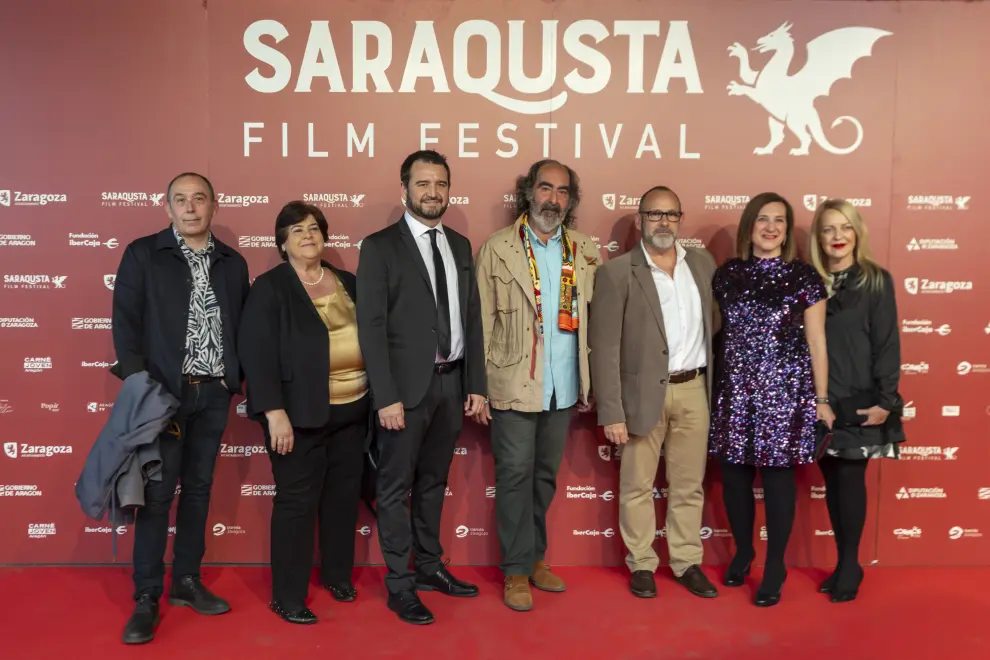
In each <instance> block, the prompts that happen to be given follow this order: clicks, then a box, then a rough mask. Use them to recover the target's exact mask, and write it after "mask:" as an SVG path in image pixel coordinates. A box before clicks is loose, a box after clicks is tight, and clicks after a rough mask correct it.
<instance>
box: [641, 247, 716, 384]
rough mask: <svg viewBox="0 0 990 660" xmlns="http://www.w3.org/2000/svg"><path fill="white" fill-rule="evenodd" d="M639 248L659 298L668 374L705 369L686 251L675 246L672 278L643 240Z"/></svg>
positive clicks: (698, 304) (694, 288) (697, 307)
mask: <svg viewBox="0 0 990 660" xmlns="http://www.w3.org/2000/svg"><path fill="white" fill-rule="evenodd" d="M640 249H642V250H643V254H645V255H646V263H648V264H649V265H650V272H651V273H652V274H653V283H654V284H656V287H657V295H658V296H660V309H661V311H662V312H663V327H664V331H665V332H666V333H667V351H668V358H669V360H668V367H667V371H668V372H670V373H672V374H673V373H677V372H679V371H688V370H691V369H700V368H701V367H705V366H708V365H707V363H708V359H707V352H706V350H705V325H704V320H703V318H702V316H701V314H702V312H701V294H700V293H699V292H698V285H697V284H696V283H695V281H694V275H693V274H692V273H691V267H690V266H688V265H687V263H686V262H685V261H684V256H685V255H686V254H687V252H686V251H685V250H684V248H683V247H681V245H680V243H675V244H674V249H675V251H676V253H677V261H676V263H675V264H674V277H673V278H671V277H670V275H668V274H667V272H666V271H665V270H663V269H662V268H660V267H659V266H657V265H656V264H655V263H653V259H652V258H651V257H650V253H649V252H647V250H646V246H645V245H643V242H642V241H640Z"/></svg>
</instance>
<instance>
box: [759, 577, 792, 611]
mask: <svg viewBox="0 0 990 660" xmlns="http://www.w3.org/2000/svg"><path fill="white" fill-rule="evenodd" d="M786 581H787V569H784V577H783V578H782V579H781V580H780V584H778V585H775V586H776V589H774V586H773V585H771V586H770V587H767V585H766V582H767V576H766V573H765V572H764V574H763V582H762V583H761V584H760V588H759V589H757V590H756V597H755V598H754V599H753V604H754V605H756V606H757V607H773V606H774V605H776V604H777V603H779V602H780V594H781V592H782V591H783V590H784V582H786Z"/></svg>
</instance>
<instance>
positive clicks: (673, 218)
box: [639, 210, 684, 224]
mask: <svg viewBox="0 0 990 660" xmlns="http://www.w3.org/2000/svg"><path fill="white" fill-rule="evenodd" d="M639 214H640V215H641V216H643V217H644V218H646V219H647V220H649V221H650V222H660V221H661V220H666V221H667V222H668V223H671V224H675V223H678V222H680V221H681V217H682V216H683V215H684V214H683V213H682V212H681V211H657V210H653V211H640V212H639Z"/></svg>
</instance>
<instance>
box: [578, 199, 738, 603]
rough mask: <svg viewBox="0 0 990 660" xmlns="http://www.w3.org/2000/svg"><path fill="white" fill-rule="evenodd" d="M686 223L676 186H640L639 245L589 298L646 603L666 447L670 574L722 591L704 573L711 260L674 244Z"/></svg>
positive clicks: (599, 388) (601, 278) (701, 589)
mask: <svg viewBox="0 0 990 660" xmlns="http://www.w3.org/2000/svg"><path fill="white" fill-rule="evenodd" d="M683 220H684V213H683V212H682V211H681V203H680V200H679V199H678V197H677V195H675V194H674V192H673V191H671V190H670V189H669V188H665V187H662V186H658V187H655V188H652V189H650V190H649V191H647V192H646V194H645V195H643V197H642V198H641V201H640V204H639V212H638V216H637V218H636V228H637V229H639V230H640V232H641V234H642V240H641V241H640V242H639V244H638V245H637V246H636V247H635V248H633V249H632V250H631V251H630V252H628V253H626V254H624V255H622V256H621V257H618V258H616V259H613V260H611V261H609V262H608V263H606V264H605V265H603V266H602V267H601V268H600V269H599V271H598V275H597V277H596V282H595V296H594V298H593V299H592V303H591V315H590V326H589V344H590V348H591V379H592V382H593V383H594V384H595V392H596V402H597V406H598V424H599V425H600V426H604V427H605V437H607V438H608V439H609V441H611V442H613V443H615V444H616V445H618V446H619V449H621V452H622V454H621V461H620V484H619V528H620V531H621V533H622V540H623V541H624V542H625V544H626V548H627V550H628V551H629V554H628V555H627V557H626V565H627V566H628V567H629V570H630V572H631V573H632V576H631V580H630V590H631V591H632V592H633V594H635V595H636V596H640V597H643V598H652V597H654V596H656V593H657V589H656V582H655V581H654V579H653V574H654V572H655V571H656V569H657V567H658V566H659V564H660V560H659V558H658V557H657V553H656V552H655V551H654V549H653V541H654V539H655V530H656V511H655V509H654V504H653V484H654V481H655V479H656V473H657V466H658V463H659V460H660V453H661V451H663V453H664V456H665V462H666V466H667V484H668V487H669V490H668V493H669V494H668V500H667V524H666V527H667V546H668V548H669V550H670V567H671V570H672V571H673V573H674V578H675V579H676V580H677V581H678V582H680V583H681V584H682V585H684V586H685V587H687V589H688V590H689V591H690V592H691V593H693V594H695V595H696V596H701V597H703V598H713V597H715V596H717V595H718V591H717V590H716V589H715V586H714V585H713V584H712V583H711V581H709V580H708V578H707V577H705V574H704V573H703V572H702V571H701V559H702V552H703V550H702V545H701V510H702V505H703V503H704V490H703V488H702V482H703V480H704V476H705V465H706V462H707V454H708V414H709V401H710V396H711V395H710V392H711V386H712V369H711V365H712V335H713V334H714V330H715V328H713V325H714V324H715V323H716V322H717V321H716V320H715V316H716V314H717V312H715V311H714V310H713V300H712V286H711V281H712V276H713V275H714V273H715V260H714V259H713V258H712V256H711V254H709V253H708V251H707V250H704V249H702V248H693V247H688V248H685V247H683V246H681V245H680V244H678V243H677V240H676V239H677V235H678V233H679V231H680V228H681V226H682V224H683Z"/></svg>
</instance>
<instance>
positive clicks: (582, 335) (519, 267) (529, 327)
mask: <svg viewBox="0 0 990 660" xmlns="http://www.w3.org/2000/svg"><path fill="white" fill-rule="evenodd" d="M579 199H580V193H579V189H578V178H577V175H576V174H575V173H574V171H573V170H571V169H570V168H569V167H566V166H565V165H561V164H560V163H558V162H556V161H552V160H543V161H540V162H538V163H535V164H534V165H533V166H532V167H530V168H529V173H528V174H527V175H526V176H523V177H520V178H519V180H518V181H517V183H516V211H517V216H518V217H517V219H516V221H515V223H514V224H513V225H512V226H510V227H507V228H505V229H502V230H500V231H498V232H496V233H495V234H494V235H492V236H491V237H490V238H489V239H488V240H487V241H486V242H485V244H484V245H483V246H482V247H481V250H480V252H479V253H478V288H479V290H480V291H481V314H482V325H483V327H484V336H485V344H484V352H485V353H484V354H485V360H486V364H487V373H488V396H489V401H488V402H487V405H486V406H485V407H484V409H483V410H481V412H479V414H478V415H476V416H475V419H476V421H478V422H479V423H481V424H487V423H488V422H489V421H490V422H491V426H492V431H491V442H492V453H493V454H494V456H495V492H496V493H497V494H498V495H497V497H496V498H495V514H496V518H497V524H498V538H499V547H500V550H501V553H502V562H501V565H500V568H501V569H502V573H503V574H504V576H505V584H504V595H503V598H504V602H505V604H506V605H507V606H508V607H510V608H511V609H513V610H517V611H526V610H529V609H531V608H532V607H533V596H532V593H531V592H530V588H529V585H530V584H532V585H533V586H534V587H536V588H537V589H541V590H543V591H551V592H559V591H564V588H565V585H564V581H563V580H561V579H560V577H559V576H557V575H554V574H553V573H551V571H550V567H549V566H548V565H547V563H546V561H545V554H546V550H547V525H546V519H547V510H548V509H549V508H550V503H551V501H552V500H553V496H554V493H555V492H556V488H557V470H558V469H559V468H560V461H561V459H562V457H563V453H564V442H565V440H566V438H567V430H568V427H569V426H570V421H571V416H572V413H573V411H574V409H575V407H576V408H577V410H579V411H582V412H586V411H589V410H591V408H592V406H593V402H592V399H591V378H590V371H589V367H588V342H587V332H588V330H587V328H588V303H589V302H590V301H591V295H592V286H593V285H594V278H595V270H596V269H597V267H598V266H599V265H600V264H601V257H600V256H599V251H598V248H597V247H596V246H595V243H594V241H592V240H591V238H589V237H588V236H585V235H584V234H581V233H579V232H577V231H575V230H574V229H573V223H574V211H575V209H576V208H577V205H578V201H579Z"/></svg>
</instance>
